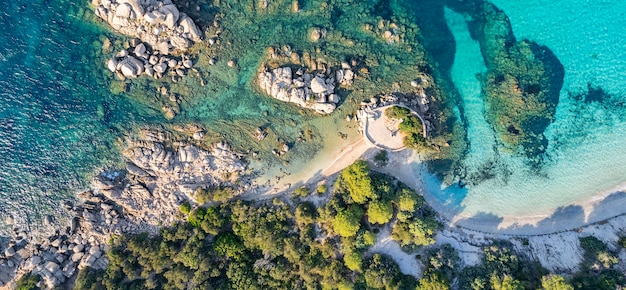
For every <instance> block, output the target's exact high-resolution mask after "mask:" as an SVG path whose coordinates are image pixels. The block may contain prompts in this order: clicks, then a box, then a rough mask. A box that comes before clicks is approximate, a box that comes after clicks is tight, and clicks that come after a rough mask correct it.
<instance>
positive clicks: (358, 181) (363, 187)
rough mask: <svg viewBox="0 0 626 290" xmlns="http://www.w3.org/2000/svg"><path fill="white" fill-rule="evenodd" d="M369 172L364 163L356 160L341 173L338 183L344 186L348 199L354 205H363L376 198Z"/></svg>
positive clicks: (367, 166) (367, 165)
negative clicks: (350, 199)
mask: <svg viewBox="0 0 626 290" xmlns="http://www.w3.org/2000/svg"><path fill="white" fill-rule="evenodd" d="M369 170H370V167H369V164H368V163H367V162H366V161H363V160H358V161H356V162H354V163H353V164H352V165H350V166H348V167H347V168H346V169H344V170H343V171H342V172H341V179H340V181H341V182H343V184H344V185H345V186H346V188H347V190H348V192H349V193H350V197H351V198H352V200H354V202H356V203H359V204H363V203H366V202H367V201H368V200H371V199H374V198H375V197H376V193H375V192H374V187H373V186H372V178H371V177H370V175H369Z"/></svg>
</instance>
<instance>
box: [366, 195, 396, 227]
mask: <svg viewBox="0 0 626 290" xmlns="http://www.w3.org/2000/svg"><path fill="white" fill-rule="evenodd" d="M392 216H393V207H392V206H391V203H390V202H388V201H372V202H370V204H369V205H368V207H367V219H368V220H369V222H370V223H372V224H381V225H382V224H386V223H387V222H388V221H389V220H390V219H391V217H392Z"/></svg>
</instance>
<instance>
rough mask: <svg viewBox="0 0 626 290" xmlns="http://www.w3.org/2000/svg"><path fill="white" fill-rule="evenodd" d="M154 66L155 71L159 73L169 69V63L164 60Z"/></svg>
mask: <svg viewBox="0 0 626 290" xmlns="http://www.w3.org/2000/svg"><path fill="white" fill-rule="evenodd" d="M153 68H154V71H155V72H158V73H164V72H165V70H167V64H166V63H164V62H162V63H159V64H156V65H154V67H153Z"/></svg>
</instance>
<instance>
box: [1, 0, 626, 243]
mask: <svg viewBox="0 0 626 290" xmlns="http://www.w3.org/2000/svg"><path fill="white" fill-rule="evenodd" d="M87 2H88V1H78V2H73V1H68V0H49V1H44V0H39V1H27V2H26V1H24V2H23V3H22V2H17V1H13V2H11V3H7V4H6V5H5V6H4V7H5V8H4V10H3V11H2V12H0V24H2V25H3V27H4V29H2V30H1V31H0V60H1V62H0V63H1V64H2V65H1V66H0V103H1V104H2V106H0V202H1V203H0V225H2V224H3V223H4V221H5V217H7V216H11V217H13V218H14V219H16V220H18V221H21V222H25V223H29V224H30V223H38V222H39V221H41V215H42V214H52V215H59V214H61V211H60V210H59V207H58V204H59V203H58V201H59V200H60V199H64V198H69V197H71V196H72V194H73V193H74V192H75V191H76V190H80V189H82V188H85V187H86V186H87V185H88V182H89V179H90V177H91V174H92V173H93V172H94V171H95V170H98V169H99V168H101V167H115V166H116V165H118V163H119V162H120V158H119V149H118V148H117V147H116V146H117V145H116V139H117V138H118V137H120V136H121V135H122V134H123V133H127V132H129V131H131V130H132V128H133V127H136V126H140V125H144V124H154V123H168V124H172V123H176V124H177V123H188V122H195V123H199V124H201V125H203V126H205V127H206V128H208V129H209V130H210V131H211V134H213V135H214V137H215V138H216V139H227V140H228V141H230V142H232V143H234V144H235V145H236V146H237V148H240V149H242V150H248V149H250V150H255V151H259V153H260V155H259V156H260V157H259V158H260V159H267V160H272V159H274V161H275V162H274V165H276V166H274V167H272V168H269V167H268V166H267V164H266V163H263V162H261V163H257V162H253V164H256V166H258V168H263V169H268V168H269V169H271V170H270V171H271V172H270V173H271V174H275V175H281V174H284V172H289V173H297V172H298V171H302V170H307V166H308V165H309V163H308V162H310V160H311V159H313V158H314V157H313V156H314V154H315V153H317V152H319V149H320V148H321V143H322V142H321V140H320V138H321V137H322V136H325V137H326V141H328V142H334V143H340V142H344V143H348V142H351V141H353V140H354V136H352V135H350V137H349V138H348V139H347V140H343V139H341V138H340V137H338V132H337V127H338V126H339V127H341V128H342V129H341V130H343V132H342V133H348V134H354V131H355V129H354V126H355V125H354V124H352V125H351V126H352V127H353V128H351V129H348V128H345V127H346V123H345V122H344V121H342V120H343V118H344V117H345V115H346V114H349V113H351V110H352V109H353V107H354V106H356V104H358V102H355V103H350V104H348V103H346V104H343V105H342V107H340V108H341V109H340V112H338V113H336V114H335V115H333V117H331V118H318V117H315V116H311V115H310V114H302V113H301V112H300V111H299V110H298V109H297V108H293V107H291V106H289V105H285V104H283V103H280V102H277V101H274V100H271V99H269V98H267V97H264V96H260V95H258V94H257V93H256V92H255V91H254V90H253V79H254V76H255V74H256V69H257V67H258V65H259V58H260V56H261V54H262V53H263V51H264V50H265V49H266V48H267V46H269V45H273V44H275V43H291V44H292V45H293V46H294V47H298V46H300V47H306V45H308V46H311V44H310V43H308V42H307V31H308V29H309V27H312V26H328V27H331V26H334V25H337V26H341V27H343V28H345V29H354V31H350V32H351V33H353V34H354V35H355V36H354V37H353V39H352V40H354V41H356V42H357V43H358V42H363V43H370V42H371V43H373V44H372V46H371V47H374V48H375V49H376V51H377V52H380V54H381V55H382V54H384V55H390V57H388V58H387V60H384V61H381V62H380V63H379V65H373V66H372V67H371V69H372V74H373V75H374V74H375V73H379V76H380V78H379V79H377V80H376V81H377V86H380V87H381V88H380V90H390V87H391V81H390V82H389V83H387V82H386V81H387V80H388V79H387V77H389V80H391V79H392V77H393V75H394V74H399V73H401V72H400V71H398V70H401V69H398V70H396V71H394V69H395V68H396V67H399V68H402V66H401V65H400V64H405V63H412V61H413V59H411V58H408V57H406V55H401V54H398V55H399V56H398V58H397V59H396V58H395V57H394V55H393V54H394V52H397V51H396V50H394V47H393V46H390V45H387V44H384V43H381V42H376V41H374V40H373V38H372V37H371V35H370V34H367V33H363V31H362V30H361V28H360V27H357V26H354V27H352V26H353V25H352V23H350V22H349V21H348V20H349V19H348V18H345V17H344V18H341V19H340V20H339V21H338V22H337V23H334V21H335V20H332V19H330V20H329V19H319V18H318V19H314V22H315V23H305V22H303V21H301V19H298V16H297V15H296V16H295V17H284V18H282V17H279V18H276V19H272V18H263V19H262V21H260V22H259V23H248V25H242V26H238V28H232V30H231V31H227V32H226V33H248V34H250V35H248V34H246V35H245V36H246V37H241V39H242V43H235V44H234V45H233V46H234V47H237V49H233V51H225V52H224V56H223V58H224V59H228V58H235V59H237V60H238V64H239V67H238V68H237V70H239V71H236V70H235V69H230V68H228V67H227V66H226V65H225V61H220V62H218V64H217V65H215V66H212V67H210V68H209V67H208V66H207V67H201V66H200V65H199V66H198V69H200V71H201V72H202V73H204V74H205V75H210V77H207V82H208V83H209V85H208V86H207V87H200V86H199V81H198V79H197V78H193V77H190V78H185V79H184V80H183V81H182V82H181V83H180V84H178V85H172V86H171V87H170V88H171V89H172V91H175V92H177V93H179V94H180V95H181V96H183V105H182V106H181V107H182V108H181V112H180V114H178V115H177V117H176V118H175V119H174V120H173V121H167V120H165V119H164V118H163V117H162V114H161V112H159V110H158V108H159V107H160V104H159V103H158V101H147V100H154V99H155V98H154V96H153V94H154V93H155V91H156V87H158V86H160V85H163V84H164V83H165V82H161V81H158V82H156V81H150V82H148V81H147V80H135V81H133V84H132V85H131V86H129V89H128V94H127V95H124V96H122V95H115V94H113V93H112V92H111V86H112V85H114V86H115V85H119V82H118V81H114V80H113V77H112V76H111V74H110V73H109V72H108V71H106V69H105V68H104V65H103V64H104V61H105V58H106V57H107V56H110V55H111V54H112V53H113V52H108V53H103V51H102V46H103V42H104V37H105V36H106V37H108V38H109V39H111V40H112V41H113V46H114V47H117V48H119V47H120V46H121V40H122V39H123V38H121V37H119V36H115V35H113V34H112V33H111V32H110V31H109V30H108V28H106V27H104V26H99V25H98V24H95V23H98V22H94V21H93V17H94V16H93V15H92V14H93V12H92V11H90V10H88V9H87V8H86V7H87V6H88V3H87ZM405 2H406V3H403V2H400V4H401V5H399V6H402V5H403V7H409V8H412V7H415V9H423V8H425V6H423V5H431V6H432V7H436V8H437V7H440V6H441V5H442V4H441V3H440V2H439V1H430V2H428V1H426V2H428V3H426V2H424V3H422V4H423V5H421V6H419V7H418V6H415V5H414V4H413V1H408V0H407V1H405ZM571 2H572V1H559V3H552V2H550V1H539V0H530V1H529V0H526V1H517V0H506V1H504V0H502V1H494V3H495V4H496V5H497V6H499V7H500V8H502V9H504V11H505V12H506V13H507V14H508V16H509V17H510V19H511V21H512V25H513V30H514V32H515V34H516V36H517V37H518V38H523V37H527V38H529V39H531V40H535V41H537V42H538V43H540V44H542V45H547V46H548V47H549V48H550V49H552V50H553V51H554V53H555V54H556V55H557V57H558V58H559V59H560V61H561V62H562V63H563V65H564V66H565V70H566V76H565V85H564V88H563V91H562V97H561V101H560V103H559V106H558V108H557V115H556V121H555V122H554V124H552V125H551V126H550V127H549V128H548V130H547V131H546V136H547V138H548V140H549V141H550V143H549V144H550V145H549V148H548V150H547V157H548V159H547V161H546V163H545V164H544V166H543V168H542V170H541V171H540V172H535V171H532V170H531V168H530V167H529V166H528V165H527V162H526V161H527V160H525V159H524V158H522V157H520V156H518V155H513V154H511V153H507V152H506V151H502V150H499V149H498V147H497V146H496V141H495V136H494V134H493V131H492V130H491V128H490V127H489V124H488V123H487V122H486V121H485V118H484V111H485V108H484V106H485V105H484V101H483V99H482V96H481V87H480V82H479V80H478V78H477V74H481V73H483V72H484V71H485V65H484V61H483V60H482V58H481V55H480V48H479V45H478V43H477V42H476V41H475V40H473V39H471V37H470V35H469V33H468V31H467V25H466V23H464V19H463V17H462V16H460V15H459V14H457V13H455V12H451V11H450V10H445V13H444V11H443V10H441V11H439V10H437V11H438V13H439V12H440V14H433V15H430V16H431V17H432V18H433V19H434V20H437V21H438V22H437V21H430V20H431V19H429V21H428V22H432V23H434V24H433V26H442V27H441V28H440V29H441V31H437V29H439V28H435V29H431V30H430V31H431V32H434V33H433V34H432V35H429V37H432V38H433V39H436V38H438V37H440V38H441V39H443V40H442V41H441V43H436V44H435V45H433V46H432V48H433V49H435V50H436V51H431V53H433V54H434V55H435V58H437V60H438V61H439V62H440V65H441V67H442V68H444V69H445V70H449V71H448V72H449V76H450V78H451V80H452V81H453V82H454V85H455V86H456V89H457V91H458V93H459V94H460V96H461V97H460V101H459V102H458V104H457V105H458V108H457V109H456V111H457V112H459V113H458V114H459V115H460V114H462V115H463V118H464V122H465V123H464V124H465V125H466V126H467V128H466V132H467V138H466V139H467V140H466V141H467V144H468V146H469V147H468V149H467V151H466V154H465V155H464V159H463V160H462V162H461V164H462V166H463V170H464V172H463V174H464V176H466V179H467V180H465V182H467V186H465V187H464V188H459V187H458V186H456V185H453V186H450V185H448V184H444V185H442V184H441V181H439V180H437V179H436V178H434V177H433V176H431V175H429V174H426V175H424V176H422V178H424V182H425V184H427V187H428V190H429V191H430V192H431V193H433V194H434V196H435V197H437V199H438V200H440V201H441V203H444V204H446V206H448V207H450V208H454V209H457V210H459V211H462V213H463V214H466V215H475V214H477V213H488V214H494V215H499V216H504V215H530V214H534V213H537V212H550V211H552V210H554V209H555V208H557V207H559V206H564V205H568V204H571V203H573V202H576V201H580V200H581V199H585V198H588V197H590V196H592V195H593V194H595V193H597V192H603V191H607V190H609V191H611V190H613V189H614V188H615V187H616V186H619V185H620V184H622V183H624V182H626V178H625V176H626V165H624V164H626V146H623V145H622V142H623V141H624V137H623V136H626V135H625V134H626V114H625V112H626V110H625V109H624V108H623V105H622V101H623V96H624V95H625V94H626V87H625V86H624V84H625V83H624V80H625V79H626V30H625V29H624V27H623V23H624V21H623V20H624V19H625V17H626V6H624V5H621V4H622V3H621V2H619V1H608V0H606V1H591V0H589V1H587V0H581V1H576V2H577V3H576V4H572V3H571ZM307 3H308V2H307ZM307 3H303V5H302V6H303V7H304V8H305V9H306V7H308V6H307V5H308V4H307ZM396 4H398V3H396ZM201 5H202V6H203V9H205V8H206V7H205V6H207V4H201ZM529 7H530V8H529ZM580 7H585V8H584V9H581V8H580ZM394 9H399V8H394ZM437 9H438V8H437ZM244 10H245V9H244ZM433 10H436V9H434V8H433ZM203 11H204V10H203ZM374 12H376V11H374ZM381 13H382V12H381ZM529 15H532V17H529ZM422 16H424V17H426V16H428V15H426V16H425V15H420V17H422ZM376 21H377V20H372V22H373V23H375V22H376ZM285 31H287V32H289V33H285ZM261 32H263V33H261ZM450 33H451V35H449V34H450ZM346 35H348V34H346ZM261 36H262V37H261ZM448 36H450V37H453V40H454V41H455V42H456V53H454V55H453V57H452V56H450V55H449V53H448V50H451V49H452V47H454V46H450V45H449V43H446V41H448V39H447V37H448ZM335 37H336V40H341V41H345V39H342V38H341V35H338V36H337V35H335ZM249 39H255V42H254V43H246V42H244V40H249ZM434 42H436V41H433V43H434ZM242 47H243V48H245V49H240V48H242ZM364 47H366V46H357V47H355V48H354V49H353V50H357V49H363V48H364ZM367 47H370V46H367ZM326 49H329V50H337V51H339V50H341V49H344V47H340V46H337V45H335V44H329V45H327V46H326ZM203 53H204V54H203V56H202V57H204V59H202V58H201V59H199V60H198V61H199V62H200V63H201V62H202V61H204V62H207V60H208V55H210V52H206V51H203ZM354 53H356V54H358V53H361V52H358V51H355V52H354ZM438 54H440V55H438ZM381 72H382V73H381ZM386 72H389V73H386ZM588 82H590V83H591V84H592V86H593V87H594V88H601V89H604V90H606V92H607V93H608V94H609V95H608V96H605V97H604V98H603V99H600V100H601V101H597V100H596V101H590V102H582V101H575V100H574V99H573V98H570V96H569V93H572V94H574V95H575V94H578V93H581V92H584V91H585V90H587V83H588ZM383 88H385V89H383ZM373 89H379V88H365V89H363V90H373ZM376 93H379V91H376ZM151 102H153V103H151ZM154 102H156V105H155V103H154ZM155 108H156V109H155ZM259 126H263V127H265V128H267V129H268V130H269V131H270V137H268V139H267V140H268V142H266V143H262V144H257V142H256V141H255V140H254V138H253V137H252V134H251V132H254V131H255V130H256V128H257V127H259ZM307 130H311V132H312V133H313V140H311V141H310V142H301V143H298V144H295V142H296V140H297V139H298V136H299V134H301V132H304V131H307ZM213 135H212V136H213ZM330 137H332V138H330ZM277 139H281V140H282V141H286V142H288V143H290V144H291V145H294V147H293V149H292V150H291V151H290V152H289V153H288V154H287V156H285V158H283V159H282V160H275V158H274V157H273V156H272V155H271V150H272V149H273V148H275V147H276V146H277V144H278V141H277ZM334 146H335V147H337V146H339V145H338V144H334ZM320 159H321V158H320ZM287 161H289V162H290V163H288V162H287ZM272 172H273V173H272ZM296 175H297V174H294V176H296ZM442 188H443V190H442ZM0 234H2V232H1V231H0Z"/></svg>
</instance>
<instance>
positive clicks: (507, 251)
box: [459, 243, 548, 289]
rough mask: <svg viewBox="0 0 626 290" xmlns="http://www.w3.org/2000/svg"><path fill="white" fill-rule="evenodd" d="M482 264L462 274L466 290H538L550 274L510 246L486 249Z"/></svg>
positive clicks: (495, 245)
mask: <svg viewBox="0 0 626 290" xmlns="http://www.w3.org/2000/svg"><path fill="white" fill-rule="evenodd" d="M483 253H484V255H483V258H482V263H481V264H480V265H478V266H473V267H467V268H465V269H463V270H462V271H461V274H460V277H459V283H460V285H461V288H463V289H490V288H491V289H538V288H539V287H540V286H541V279H542V277H543V276H544V275H546V274H548V273H547V272H548V271H547V270H545V269H544V268H542V267H541V265H539V263H538V262H534V261H530V260H529V259H528V258H527V257H524V256H520V255H517V254H516V253H515V252H514V251H513V250H512V246H511V245H510V244H507V243H500V244H494V245H491V246H487V247H485V248H484V249H483Z"/></svg>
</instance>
